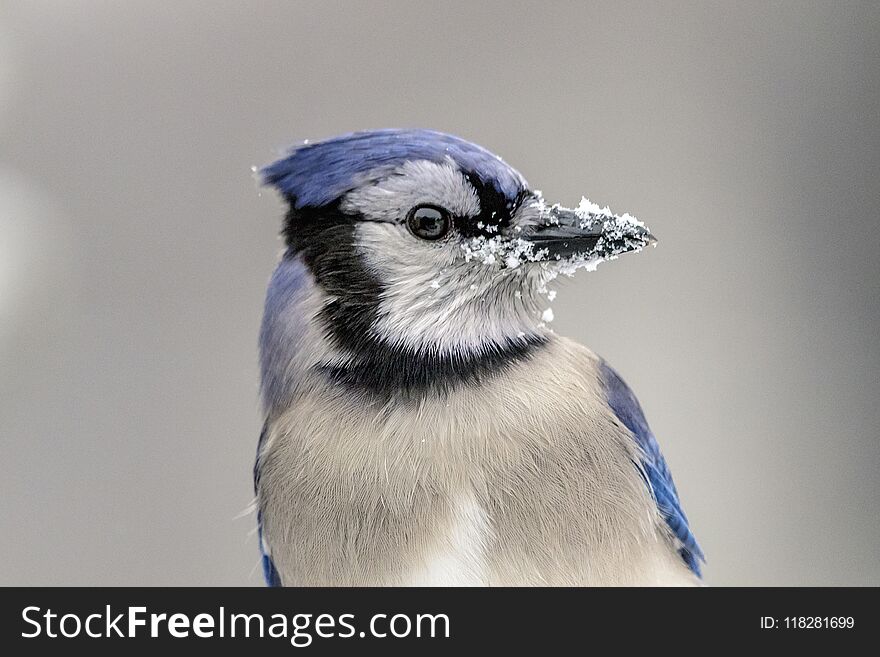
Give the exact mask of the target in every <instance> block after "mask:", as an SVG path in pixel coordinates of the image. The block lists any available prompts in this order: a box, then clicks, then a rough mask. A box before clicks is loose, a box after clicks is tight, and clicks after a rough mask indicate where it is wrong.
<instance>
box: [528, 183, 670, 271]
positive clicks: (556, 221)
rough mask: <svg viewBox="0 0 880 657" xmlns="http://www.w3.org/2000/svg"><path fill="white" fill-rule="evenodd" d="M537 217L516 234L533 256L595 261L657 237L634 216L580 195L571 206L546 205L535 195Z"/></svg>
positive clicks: (547, 258) (641, 247) (638, 247)
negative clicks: (617, 211) (528, 247)
mask: <svg viewBox="0 0 880 657" xmlns="http://www.w3.org/2000/svg"><path fill="white" fill-rule="evenodd" d="M534 207H535V208H536V209H537V210H538V213H537V217H535V218H534V220H533V221H532V222H529V224H528V225H526V226H523V227H522V229H521V232H520V234H519V237H521V238H522V239H523V240H525V241H526V242H528V243H529V244H531V245H532V254H533V258H534V260H541V261H544V260H566V261H574V262H598V261H601V260H609V259H612V258H615V257H617V256H618V255H620V254H621V253H628V252H630V251H641V250H642V249H643V248H644V247H646V246H648V245H649V244H655V243H656V242H657V239H656V238H655V237H654V236H653V235H652V234H651V233H650V231H649V230H648V229H647V227H646V226H645V224H643V223H642V222H641V221H639V220H638V219H636V218H635V217H633V216H631V215H629V214H624V215H616V214H613V213H612V212H611V211H610V210H609V209H608V208H607V207H606V208H600V207H599V206H598V205H596V204H595V203H591V202H590V201H588V200H587V199H582V200H581V203H580V205H578V207H577V208H575V209H568V208H563V207H561V206H559V205H553V206H547V205H546V204H545V203H544V201H543V199H541V198H540V197H538V198H537V200H536V203H535V206H534Z"/></svg>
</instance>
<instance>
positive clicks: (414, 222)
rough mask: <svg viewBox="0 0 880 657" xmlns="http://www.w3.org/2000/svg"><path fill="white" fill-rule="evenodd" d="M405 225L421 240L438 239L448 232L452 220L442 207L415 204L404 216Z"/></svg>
mask: <svg viewBox="0 0 880 657" xmlns="http://www.w3.org/2000/svg"><path fill="white" fill-rule="evenodd" d="M406 225H407V228H409V232H411V233H412V234H413V235H415V236H416V237H420V238H421V239H423V240H439V239H440V238H441V237H443V236H444V235H446V233H448V232H449V229H450V228H451V227H452V220H451V219H450V217H449V213H448V212H447V211H446V210H444V209H443V208H438V207H435V206H433V205H417V206H416V207H414V208H413V209H412V210H410V211H409V214H408V215H407V217H406Z"/></svg>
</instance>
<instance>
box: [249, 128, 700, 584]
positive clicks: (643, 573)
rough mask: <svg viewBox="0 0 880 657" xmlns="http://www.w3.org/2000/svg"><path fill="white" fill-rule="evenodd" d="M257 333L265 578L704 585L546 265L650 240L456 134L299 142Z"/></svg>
mask: <svg viewBox="0 0 880 657" xmlns="http://www.w3.org/2000/svg"><path fill="white" fill-rule="evenodd" d="M255 171H256V175H257V178H258V181H259V182H260V183H261V184H262V185H264V186H267V187H270V188H273V189H274V190H276V191H277V192H278V195H279V196H280V198H281V200H282V201H283V203H284V204H285V214H284V219H283V228H282V230H281V236H282V238H283V241H284V249H283V252H282V254H281V257H280V260H279V262H278V264H277V267H276V269H275V271H274V273H273V274H272V275H271V278H270V281H269V285H268V291H267V294H266V299H265V308H264V315H263V320H262V325H261V328H260V334H259V362H260V394H261V400H262V408H263V419H264V424H263V430H262V432H261V434H260V438H259V442H258V447H257V457H256V463H255V466H254V487H255V508H256V515H257V526H258V534H259V544H260V551H261V556H262V566H263V574H264V576H265V579H266V583H267V584H268V585H270V586H700V585H702V584H703V582H702V576H701V565H702V563H703V561H704V557H703V553H702V551H701V549H700V547H699V545H698V543H697V541H696V539H695V537H694V534H693V532H692V531H691V529H690V526H689V523H688V520H687V517H686V516H685V513H684V511H683V510H682V505H681V502H680V499H679V496H678V492H677V490H676V487H675V484H674V482H673V479H672V476H671V473H670V470H669V467H668V466H667V463H666V461H665V459H664V457H663V455H662V453H661V451H660V447H659V445H658V442H657V440H656V438H655V436H654V434H653V433H652V431H651V429H650V428H649V425H648V423H647V421H646V419H645V416H644V413H643V411H642V408H641V406H640V404H639V402H638V400H637V398H636V397H635V395H634V394H633V392H632V391H631V390H630V388H629V387H628V386H627V384H626V383H624V381H623V380H622V379H621V377H620V376H619V375H618V374H617V373H616V371H615V370H614V369H612V368H611V366H610V365H609V364H608V363H607V362H606V361H605V360H603V359H602V358H601V357H599V356H597V355H596V354H594V353H593V352H592V351H590V350H589V349H588V348H586V347H584V346H582V345H580V344H578V343H577V342H574V341H572V340H570V339H568V338H565V337H563V336H560V335H557V334H556V333H555V332H554V331H552V330H550V328H549V326H548V322H549V321H550V320H551V319H552V317H551V315H552V311H551V310H549V309H548V308H546V307H545V306H546V305H547V302H548V298H549V299H552V297H553V296H554V293H553V292H552V291H551V290H549V288H548V284H549V283H550V281H552V280H554V279H555V278H557V277H558V276H561V275H571V274H573V273H574V272H575V271H577V270H580V269H586V270H592V269H595V267H596V266H597V265H598V264H599V263H600V262H604V261H606V260H612V259H616V258H617V257H618V256H620V255H622V254H624V253H629V252H636V251H640V250H642V249H643V248H644V247H646V246H648V245H651V244H655V243H656V239H655V238H654V236H653V235H652V234H651V232H650V231H649V230H648V229H647V227H646V226H645V225H644V224H643V223H642V222H640V221H639V220H637V219H636V218H635V217H633V216H631V215H629V214H623V215H619V214H614V213H612V212H611V211H610V210H609V209H608V208H607V207H605V208H601V207H599V206H598V205H596V204H594V203H592V202H590V201H588V200H587V199H586V198H583V199H582V200H581V202H580V204H579V205H578V206H577V207H574V208H567V207H564V206H562V205H559V204H549V203H547V202H546V201H545V200H544V198H543V195H542V193H541V192H540V191H539V190H535V189H532V188H530V187H529V185H528V184H527V182H526V180H525V179H524V178H523V176H522V175H521V174H520V173H518V172H517V171H516V170H515V169H513V168H512V167H511V166H509V165H508V164H507V163H506V162H505V161H504V160H502V159H501V158H500V157H498V156H497V155H494V154H493V153H491V152H490V151H488V150H486V149H484V148H482V147H480V146H478V145H476V144H474V143H471V142H470V141H467V140H465V139H462V138H459V137H456V136H453V135H449V134H445V133H442V132H437V131H433V130H425V129H381V130H366V131H361V132H353V133H348V134H344V135H341V136H337V137H333V138H330V139H326V140H323V141H316V142H304V143H301V144H299V145H297V146H294V147H292V148H291V149H290V150H288V151H286V152H285V153H284V154H283V156H282V157H281V158H280V159H278V160H277V161H275V162H273V163H272V164H269V165H267V166H265V167H263V168H262V169H259V170H256V169H255Z"/></svg>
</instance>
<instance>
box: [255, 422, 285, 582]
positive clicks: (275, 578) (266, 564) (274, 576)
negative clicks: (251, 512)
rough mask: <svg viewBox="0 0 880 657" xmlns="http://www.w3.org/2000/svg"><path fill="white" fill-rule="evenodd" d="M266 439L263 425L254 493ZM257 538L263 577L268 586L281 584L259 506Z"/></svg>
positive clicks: (258, 482) (257, 485)
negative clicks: (265, 541)
mask: <svg viewBox="0 0 880 657" xmlns="http://www.w3.org/2000/svg"><path fill="white" fill-rule="evenodd" d="M265 441H266V427H265V425H264V426H263V430H262V431H261V432H260V440H259V441H258V442H257V460H256V462H255V463H254V493H255V494H258V493H257V489H258V488H259V484H260V451H261V450H262V449H263V443H264V442H265ZM257 540H258V541H259V543H260V555H261V560H262V564H263V578H264V579H265V580H266V585H267V586H281V577H279V575H278V571H277V570H276V569H275V564H274V563H272V557H270V556H269V555H268V554H266V550H265V549H264V545H263V513H262V511H260V509H259V507H258V508H257Z"/></svg>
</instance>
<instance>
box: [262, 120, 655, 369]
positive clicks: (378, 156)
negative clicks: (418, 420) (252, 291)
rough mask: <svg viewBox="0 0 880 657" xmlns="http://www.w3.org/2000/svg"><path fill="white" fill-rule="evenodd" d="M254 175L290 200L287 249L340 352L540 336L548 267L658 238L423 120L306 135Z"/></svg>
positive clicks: (431, 348)
mask: <svg viewBox="0 0 880 657" xmlns="http://www.w3.org/2000/svg"><path fill="white" fill-rule="evenodd" d="M260 177H261V180H262V182H263V183H264V184H266V185H270V186H273V187H274V188H276V189H277V190H278V191H279V193H280V194H281V195H282V196H283V197H284V199H286V201H287V203H288V204H289V211H288V213H287V216H286V219H285V222H284V229H283V235H284V238H285V240H286V245H287V249H288V250H287V255H288V257H295V258H299V259H301V261H302V262H303V263H304V264H305V265H306V267H307V268H308V269H309V270H310V272H311V275H312V276H313V278H314V280H315V282H316V283H317V284H318V285H319V286H320V287H321V288H322V289H323V291H324V293H325V294H326V299H325V302H324V306H323V309H322V311H321V315H322V318H323V321H324V323H325V324H326V328H327V329H328V333H329V334H330V335H331V337H333V339H334V340H335V342H336V343H337V346H339V347H341V348H342V349H344V350H346V351H349V352H358V351H359V350H363V349H366V348H374V347H375V346H376V345H377V344H380V345H384V347H385V348H389V349H396V350H403V351H408V352H411V353H429V354H443V353H450V352H455V353H461V352H468V351H478V352H479V351H483V352H485V350H486V348H487V345H511V344H513V345H516V344H518V343H525V342H527V341H529V340H533V339H541V338H540V336H541V335H542V333H543V331H544V325H545V322H546V321H547V320H548V319H549V317H548V310H547V300H546V298H545V297H544V295H546V294H547V283H548V282H549V281H550V280H551V279H553V278H555V277H556V276H558V275H559V274H571V273H573V272H574V271H575V270H576V269H578V268H588V269H590V268H594V267H595V266H596V265H597V264H598V263H599V262H601V261H603V260H607V259H611V258H615V257H617V256H618V255H620V254H622V253H626V252H629V251H638V250H640V249H642V248H643V247H644V246H646V245H648V244H650V243H652V242H653V241H654V238H653V237H652V236H651V234H650V233H649V232H648V230H647V229H646V228H645V226H644V224H642V223H641V222H639V221H637V220H636V219H634V218H633V217H631V216H629V215H622V216H620V215H615V214H612V213H611V212H610V211H609V210H608V209H607V208H604V209H603V208H599V207H598V206H595V205H593V204H591V203H589V202H588V201H586V200H585V199H584V200H583V201H582V202H581V204H580V205H579V206H578V207H576V208H573V209H569V208H564V207H562V206H560V205H550V204H548V203H546V202H545V201H544V199H543V198H542V196H541V193H540V192H539V191H535V190H532V189H530V188H529V186H528V184H527V183H526V181H525V179H524V178H523V177H522V176H521V175H520V174H519V173H518V172H517V171H516V170H514V169H513V168H511V167H510V166H509V165H507V164H506V163H505V162H504V161H503V160H501V159H500V158H499V157H498V156H496V155H493V154H492V153H490V152H489V151H487V150H485V149H483V148H481V147H479V146H477V145H475V144H472V143H470V142H468V141H465V140H463V139H460V138H457V137H454V136H451V135H447V134H443V133H439V132H433V131H428V130H377V131H367V132H359V133H353V134H349V135H345V136H341V137H337V138H334V139H329V140H326V141H321V142H316V143H305V144H303V145H301V146H298V147H296V148H294V149H293V150H291V151H290V152H289V153H288V155H287V156H286V157H284V158H282V159H280V160H278V161H277V162H275V163H273V164H271V165H269V166H267V167H265V168H263V169H262V170H261V171H260Z"/></svg>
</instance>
